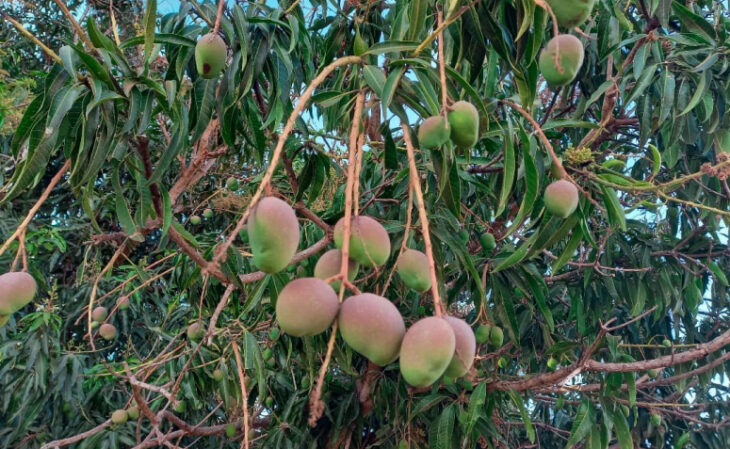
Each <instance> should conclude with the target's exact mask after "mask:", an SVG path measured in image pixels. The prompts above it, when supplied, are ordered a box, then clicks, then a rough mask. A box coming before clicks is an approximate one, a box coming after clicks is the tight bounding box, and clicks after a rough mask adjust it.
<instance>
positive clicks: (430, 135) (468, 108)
mask: <svg viewBox="0 0 730 449" xmlns="http://www.w3.org/2000/svg"><path fill="white" fill-rule="evenodd" d="M447 119H448V120H446V119H444V117H443V116H442V115H435V116H433V117H429V118H427V119H426V120H424V121H423V123H422V124H421V126H420V127H419V128H418V142H419V144H420V145H421V147H423V148H426V149H429V150H433V149H436V148H438V147H440V146H441V145H444V144H446V142H448V141H449V139H451V143H453V144H454V145H455V146H456V147H457V148H459V149H463V150H468V149H470V148H472V147H473V146H474V145H476V143H477V141H478V140H479V112H478V111H477V108H475V107H474V105H473V104H471V103H469V102H467V101H457V102H456V103H454V104H453V105H451V110H450V111H449V113H448V114H447Z"/></svg>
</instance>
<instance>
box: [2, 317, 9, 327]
mask: <svg viewBox="0 0 730 449" xmlns="http://www.w3.org/2000/svg"><path fill="white" fill-rule="evenodd" d="M8 321H10V315H0V327H3V326H5V325H6V324H8Z"/></svg>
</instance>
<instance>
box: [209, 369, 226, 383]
mask: <svg viewBox="0 0 730 449" xmlns="http://www.w3.org/2000/svg"><path fill="white" fill-rule="evenodd" d="M212 377H213V380H216V381H218V382H220V381H222V380H223V377H225V376H224V374H223V371H222V370H221V369H219V368H216V369H214V370H213V375H212Z"/></svg>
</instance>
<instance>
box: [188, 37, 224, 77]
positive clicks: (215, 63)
mask: <svg viewBox="0 0 730 449" xmlns="http://www.w3.org/2000/svg"><path fill="white" fill-rule="evenodd" d="M227 56H228V47H226V43H225V42H224V41H223V39H222V38H221V37H220V36H219V35H218V34H217V33H208V34H206V35H205V36H203V37H201V38H200V40H199V41H198V43H197V44H196V45H195V66H196V67H197V69H198V74H200V76H202V77H203V78H206V79H210V78H215V77H216V76H218V75H219V74H220V73H221V72H222V71H223V69H224V68H225V67H226V57H227Z"/></svg>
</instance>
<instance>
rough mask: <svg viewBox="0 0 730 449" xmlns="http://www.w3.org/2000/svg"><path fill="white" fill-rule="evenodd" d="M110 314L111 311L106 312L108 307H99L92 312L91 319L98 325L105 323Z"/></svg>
mask: <svg viewBox="0 0 730 449" xmlns="http://www.w3.org/2000/svg"><path fill="white" fill-rule="evenodd" d="M108 314H109V311H108V310H106V307H104V306H99V307H96V308H94V310H92V311H91V319H92V320H94V321H96V322H97V323H101V322H102V321H104V320H105V319H106V317H107V315H108Z"/></svg>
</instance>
